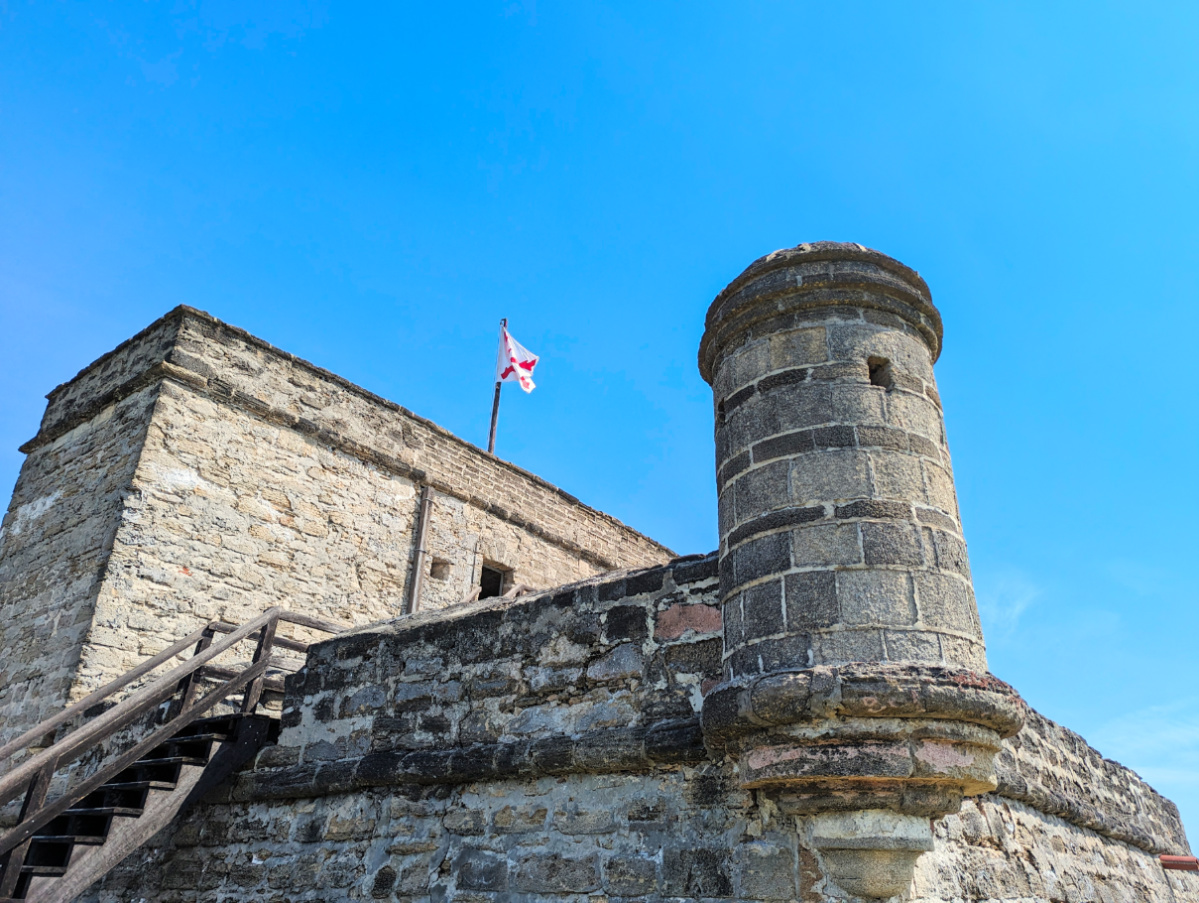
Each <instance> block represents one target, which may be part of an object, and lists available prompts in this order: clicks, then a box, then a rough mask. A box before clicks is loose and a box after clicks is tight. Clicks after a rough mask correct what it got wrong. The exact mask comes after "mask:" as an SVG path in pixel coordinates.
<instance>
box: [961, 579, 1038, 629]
mask: <svg viewBox="0 0 1199 903" xmlns="http://www.w3.org/2000/svg"><path fill="white" fill-rule="evenodd" d="M974 592H975V596H976V597H977V600H978V614H979V617H980V618H982V622H983V634H984V636H998V637H1005V636H1010V635H1011V634H1013V633H1015V631H1016V629H1017V627H1018V626H1019V623H1020V618H1021V616H1022V615H1023V614H1024V613H1025V612H1026V611H1027V610H1028V609H1029V608H1031V607H1032V606H1033V605H1035V604H1036V602H1037V600H1038V599H1040V598H1041V596H1043V595H1044V590H1043V589H1042V588H1041V587H1040V586H1039V585H1038V584H1037V583H1036V582H1035V581H1033V580H1032V579H1031V578H1029V577H1028V576H1027V575H1026V574H1024V573H1022V572H1020V571H1018V570H1015V569H1006V570H1002V571H997V572H991V573H988V574H976V575H975V580H974Z"/></svg>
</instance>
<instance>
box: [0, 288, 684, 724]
mask: <svg viewBox="0 0 1199 903" xmlns="http://www.w3.org/2000/svg"><path fill="white" fill-rule="evenodd" d="M23 450H24V451H25V452H26V453H27V455H28V458H27V459H26V462H25V465H24V467H23V468H22V470H21V475H20V478H19V479H18V481H17V486H16V490H15V491H14V493H13V498H12V502H11V504H10V506H9V512H8V515H7V516H6V517H5V519H4V523H3V531H2V532H0V631H2V632H3V633H2V639H3V643H4V648H5V649H6V650H8V654H7V655H6V656H4V658H3V660H2V661H0V742H3V741H4V740H5V739H7V738H9V737H11V736H13V735H15V734H16V733H19V732H20V731H21V730H24V729H26V728H28V727H30V726H32V725H33V724H36V723H37V722H38V721H40V720H42V718H44V717H45V716H46V715H47V714H48V713H50V712H53V711H55V710H56V709H57V707H59V706H61V704H62V703H63V702H64V701H65V700H68V699H76V698H79V697H81V696H83V695H85V694H86V693H87V692H89V691H90V690H92V689H95V688H96V686H98V685H99V684H101V683H103V682H104V681H106V680H108V679H111V678H113V677H115V676H117V675H118V674H120V673H122V672H124V671H126V670H128V669H129V668H130V667H132V666H133V665H135V664H136V663H137V662H139V661H140V660H142V659H143V658H145V657H146V656H148V655H151V654H153V653H154V652H157V651H159V650H161V649H163V648H165V647H167V646H168V645H170V644H171V643H172V642H173V641H174V640H176V639H177V638H179V637H180V636H183V635H186V634H187V633H189V632H191V631H192V630H194V629H196V627H198V626H200V625H201V624H203V623H205V622H207V621H208V620H210V619H213V618H221V617H223V618H225V619H226V620H228V621H232V622H235V623H240V622H242V621H245V620H247V619H249V618H250V617H252V616H253V615H256V614H259V613H261V612H262V611H264V610H266V609H267V608H269V607H270V606H272V605H282V606H283V607H285V608H288V609H290V610H293V611H300V612H303V613H306V614H311V615H316V616H319V617H323V618H326V619H330V620H333V621H340V622H344V623H347V624H362V623H367V622H370V621H377V620H380V619H384V618H389V617H394V616H396V615H398V614H401V613H403V612H404V611H406V610H407V609H408V606H410V605H411V599H410V589H411V581H412V569H413V558H414V554H413V553H414V551H415V549H414V538H415V537H414V522H415V519H416V517H417V510H418V507H419V494H420V489H421V487H426V486H427V487H430V488H431V490H432V498H433V505H432V508H433V510H432V513H431V515H430V518H429V521H430V524H429V531H428V540H427V548H428V554H427V555H426V556H425V560H424V571H425V573H424V579H423V584H422V586H423V589H422V593H421V598H420V599H419V600H417V605H416V607H417V610H422V609H437V608H444V607H445V606H447V605H451V604H453V603H456V602H459V601H461V600H462V599H463V598H464V596H466V595H467V594H468V593H469V591H470V589H471V587H472V586H474V585H476V584H477V582H478V579H479V573H480V570H481V568H482V567H483V565H484V564H490V565H493V566H495V567H497V568H502V569H503V570H505V571H506V572H507V574H508V577H507V582H508V583H509V584H511V585H513V586H515V585H516V584H526V585H528V586H531V587H549V586H555V585H558V584H562V583H566V582H570V581H571V580H577V579H579V578H581V577H585V576H588V575H590V574H595V573H600V572H603V571H607V570H611V569H613V568H616V567H627V566H632V565H645V564H652V563H656V562H662V561H665V560H667V559H669V558H670V557H671V553H670V552H669V550H667V549H665V548H664V547H662V546H661V545H659V544H658V543H655V542H653V541H652V540H650V539H648V538H646V537H644V536H642V535H640V534H639V533H637V532H635V531H633V530H631V529H629V528H627V527H625V526H624V525H623V524H621V523H620V522H618V521H616V520H615V519H613V518H611V517H609V516H607V515H605V514H602V513H600V512H598V511H595V510H592V509H590V508H587V507H586V506H585V505H583V504H581V503H580V502H579V501H578V500H577V499H575V498H574V497H572V496H570V495H568V494H567V493H565V492H563V491H561V490H559V489H557V488H555V487H554V486H551V485H550V484H548V483H546V482H545V481H544V480H541V479H539V478H537V477H535V476H533V475H532V474H529V473H527V472H525V471H523V470H521V469H520V468H518V467H515V466H513V465H511V464H507V463H505V462H502V461H500V460H498V459H496V458H495V457H493V456H491V455H488V454H486V453H484V452H482V451H480V450H479V449H477V448H475V447H474V446H472V445H470V444H468V443H466V442H463V441H462V440H460V439H458V438H456V437H454V436H452V435H451V434H449V433H448V432H446V431H445V430H443V429H441V428H440V427H438V426H436V425H435V424H432V423H430V422H429V421H427V420H423V419H422V418H419V417H416V416H415V415H413V414H411V413H409V412H408V411H406V410H404V409H403V408H400V407H399V406H397V405H395V404H392V403H390V402H387V401H385V400H383V399H381V398H378V397H377V396H374V395H372V394H370V393H369V392H366V391H365V390H363V389H360V388H358V387H357V386H354V385H352V384H351V383H348V382H346V381H345V380H343V379H341V378H339V377H337V376H334V375H333V374H331V373H328V372H326V371H324V370H321V369H319V368H317V367H314V366H312V365H311V364H308V363H306V362H305V361H302V360H299V359H298V358H296V357H294V356H292V355H290V354H286V353H284V352H281V351H279V350H278V349H276V348H273V347H271V346H270V345H268V344H266V343H265V342H263V341H261V340H259V339H256V338H254V337H253V336H250V335H249V334H247V333H245V332H243V331H242V330H239V329H235V328H233V327H231V326H228V325H225V324H223V323H220V322H218V321H217V320H214V319H213V318H212V317H210V316H208V315H207V314H204V313H202V312H200V311H196V310H191V309H189V308H182V307H181V308H177V309H176V310H174V311H172V312H171V313H169V314H168V315H167V316H165V317H163V318H162V319H161V320H159V321H158V322H157V323H155V324H153V325H152V326H150V327H149V328H148V329H146V330H145V331H143V332H142V333H140V334H138V335H137V336H135V337H134V338H132V339H130V340H129V341H128V342H126V343H124V344H123V345H121V346H120V347H119V348H117V349H116V350H114V351H113V352H111V353H109V354H107V355H105V356H104V357H102V358H101V359H100V360H98V361H96V362H95V363H93V364H92V365H91V366H89V367H87V368H86V369H84V370H83V371H82V372H81V373H80V374H79V375H78V376H76V377H75V378H74V379H73V380H71V381H70V382H69V383H66V384H65V385H62V386H59V387H58V388H57V389H55V390H54V391H53V392H51V393H50V396H49V405H48V406H47V409H46V414H45V417H44V418H43V420H42V424H41V429H40V430H39V431H38V434H37V435H36V436H35V437H34V438H33V439H32V440H30V441H29V442H28V443H26V444H25V446H23ZM435 563H436V564H438V565H439V566H437V567H434V564H435ZM442 563H444V566H441V565H442Z"/></svg>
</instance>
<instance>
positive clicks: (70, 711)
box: [0, 622, 215, 761]
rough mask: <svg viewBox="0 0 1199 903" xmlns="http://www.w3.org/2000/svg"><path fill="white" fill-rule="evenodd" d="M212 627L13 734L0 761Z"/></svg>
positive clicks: (122, 685) (150, 668) (169, 655)
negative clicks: (17, 733)
mask: <svg viewBox="0 0 1199 903" xmlns="http://www.w3.org/2000/svg"><path fill="white" fill-rule="evenodd" d="M214 626H215V622H214V623H213V624H209V625H207V626H206V627H201V628H200V629H199V630H197V631H196V632H195V633H189V634H188V635H187V636H185V637H184V638H183V639H181V640H180V641H179V642H177V643H175V644H174V645H172V646H168V647H167V648H166V649H164V650H162V652H160V653H158V654H157V655H155V656H154V657H153V658H148V659H146V660H145V661H144V662H142V663H141V664H140V665H138V666H137V667H136V668H134V669H133V670H132V671H126V672H125V673H124V674H122V675H121V676H120V677H118V678H117V679H116V680H114V681H112V682H110V683H107V684H105V685H104V686H102V687H101V688H100V689H98V690H96V691H95V692H94V693H90V694H88V695H87V696H85V697H83V698H82V699H81V700H79V701H78V702H77V703H75V704H74V705H72V706H68V707H67V708H65V709H63V710H62V711H61V712H59V713H58V714H57V715H54V716H53V717H51V718H47V719H46V720H45V721H43V722H41V723H40V724H39V725H38V726H37V727H35V728H32V729H30V730H27V731H26V732H25V733H23V734H21V736H19V737H17V738H16V739H15V740H10V741H9V742H8V743H5V744H4V745H3V746H0V761H2V760H4V759H9V758H12V756H13V754H14V753H16V752H19V751H21V750H22V749H24V748H25V747H26V746H29V745H30V744H31V743H32V742H33V741H34V740H39V739H41V738H42V737H44V736H46V735H47V734H48V733H50V731H52V730H54V729H56V728H58V727H59V726H61V725H62V724H64V723H66V722H67V721H70V720H71V719H72V718H74V717H75V716H76V715H79V714H82V713H83V712H86V711H87V710H88V709H90V708H91V707H92V706H94V705H96V704H97V703H100V702H103V701H104V700H105V699H107V698H108V697H109V696H111V695H112V694H113V693H115V692H116V691H117V690H119V689H121V688H122V687H127V686H129V684H131V683H133V682H134V681H135V680H137V679H138V678H139V677H143V676H145V675H146V674H149V673H150V672H151V671H153V670H154V669H155V668H157V667H158V666H159V665H161V664H162V663H163V662H166V661H169V660H170V659H172V658H174V657H175V656H176V655H179V653H181V652H185V651H186V650H187V648H188V647H189V646H191V645H192V644H193V643H195V642H196V641H197V640H199V639H200V637H201V636H203V634H204V631H205V630H207V629H208V628H212V627H214Z"/></svg>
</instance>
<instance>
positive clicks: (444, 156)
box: [0, 0, 1199, 840]
mask: <svg viewBox="0 0 1199 903" xmlns="http://www.w3.org/2000/svg"><path fill="white" fill-rule="evenodd" d="M247 9H249V10H250V11H247ZM268 10H270V11H268ZM279 10H282V11H279ZM1197 43H1199V6H1196V5H1195V4H1193V3H1182V2H1178V3H1174V4H1161V3H1140V4H1135V5H1134V4H1114V3H1103V2H1088V3H1081V2H1074V3H1065V2H1063V3H1052V4H1050V3H1044V2H1037V3H1014V2H1004V3H934V2H928V3H918V4H913V3H902V4H899V3H882V2H875V3H871V2H863V3H856V4H829V3H822V4H816V3H795V2H791V3H749V2H746V3H736V4H726V3H665V2H664V3H621V4H596V3H589V2H581V0H580V2H570V3H554V4H551V3H542V4H538V5H537V6H536V7H534V5H533V4H532V3H526V4H522V3H519V2H513V3H507V4H505V3H503V2H500V3H478V4H474V5H471V4H463V5H461V6H458V7H453V8H452V7H450V6H449V5H446V4H377V5H376V6H375V7H374V8H365V7H364V6H361V5H357V6H353V7H352V8H351V5H349V4H336V5H332V4H321V3H314V4H309V5H308V6H304V5H303V4H300V3H291V4H271V5H270V7H267V6H266V5H265V4H254V3H241V2H226V3H209V2H191V3H188V2H178V3H103V4H102V3H88V4H82V3H37V4H30V3H26V2H24V0H9V2H8V3H7V4H3V3H0V399H3V401H2V402H0V494H4V495H5V496H7V493H8V490H9V487H11V486H12V484H13V483H14V481H15V480H16V476H17V472H18V469H19V467H20V464H21V455H20V454H19V453H18V452H17V450H16V448H17V446H18V445H19V444H20V443H21V442H23V441H24V440H26V439H28V438H29V437H31V436H32V435H33V434H34V433H35V431H36V429H37V423H38V419H39V417H40V416H41V412H42V409H43V404H44V402H43V398H42V396H43V395H44V393H45V392H47V391H48V390H50V389H51V388H53V387H54V386H55V385H56V384H58V383H60V382H62V381H64V380H66V379H68V378H70V377H71V376H72V375H73V374H74V373H75V372H76V371H77V370H79V369H80V368H81V367H82V366H84V365H85V364H86V363H87V362H89V361H91V360H92V359H93V358H95V357H96V356H98V355H99V354H101V353H103V352H104V351H106V350H108V349H109V348H111V347H113V346H114V345H116V344H117V343H118V342H120V341H121V340H122V339H124V338H126V337H128V336H130V335H132V334H133V333H134V332H136V331H137V330H138V329H140V328H141V327H143V326H145V325H146V324H147V323H149V322H150V321H151V320H153V319H154V318H155V317H157V316H159V315H160V314H162V313H163V312H164V311H166V310H167V309H169V308H171V307H173V306H174V305H176V304H180V303H186V304H191V305H194V306H196V307H200V308H203V309H205V310H208V311H210V312H212V313H213V314H215V315H216V316H218V317H220V318H222V319H225V320H227V321H228V322H231V323H234V324H236V325H238V326H242V327H245V328H246V329H249V330H250V331H252V332H254V333H256V334H258V335H260V336H262V337H263V338H265V339H267V340H269V341H271V342H273V343H275V344H276V345H279V346H281V347H283V348H285V349H287V350H289V351H292V352H295V353H296V354H299V355H301V356H303V357H305V358H308V359H309V360H311V361H313V362H315V363H317V364H319V365H321V366H324V367H327V368H329V369H331V370H334V371H335V372H337V373H340V374H343V375H344V376H346V377H348V378H350V379H352V380H354V381H356V382H358V383H360V384H362V385H364V386H366V387H367V388H369V389H371V390H373V391H375V392H378V393H380V394H382V395H384V396H387V397H388V398H391V399H394V400H395V401H397V402H399V403H401V404H403V405H406V406H408V407H410V408H411V409H413V410H415V411H417V412H418V413H420V414H423V415H425V416H427V417H430V418H432V419H434V420H436V421H437V422H439V423H441V424H443V425H445V426H446V427H448V428H449V429H451V430H453V431H454V432H456V433H458V434H459V435H461V436H463V437H465V438H467V439H469V440H472V441H474V442H478V443H483V442H485V440H486V429H487V418H488V413H489V408H490V398H491V372H492V371H491V367H492V362H493V357H494V344H495V329H496V321H497V320H498V319H499V318H500V317H501V316H507V317H509V318H510V320H511V326H512V331H513V334H514V335H515V336H516V337H517V338H518V339H519V340H520V341H521V342H523V343H524V344H525V345H527V346H528V347H529V348H531V349H533V350H534V351H535V352H537V353H539V354H540V355H541V356H542V364H541V366H540V367H539V370H538V377H539V378H538V383H539V388H538V389H537V391H536V392H535V393H533V395H532V396H529V397H524V396H522V395H520V393H519V392H516V391H514V390H512V389H509V390H508V391H507V392H506V393H505V394H506V397H505V402H504V408H503V416H502V422H501V432H500V441H499V452H500V453H501V454H502V455H503V456H504V457H507V458H509V459H511V460H513V461H515V462H517V463H519V464H521V465H522V466H524V467H527V468H529V469H531V470H533V471H535V472H537V473H539V474H542V475H544V476H545V477H546V478H548V479H550V480H552V481H553V482H555V483H558V484H560V485H561V486H563V487H565V488H566V489H568V490H569V491H570V492H573V493H575V494H577V495H578V496H580V497H581V498H582V499H583V500H585V501H586V502H588V503H590V504H592V505H595V506H597V507H599V508H602V509H604V510H606V511H610V512H612V513H613V514H615V515H616V516H618V517H620V518H622V519H623V520H625V521H626V522H628V523H630V524H632V525H633V526H635V527H638V528H640V529H641V530H643V531H645V532H647V533H649V534H651V535H653V536H654V537H656V538H658V539H660V540H662V541H663V542H665V543H667V544H668V545H670V546H672V547H673V548H675V549H677V550H678V551H679V552H700V551H706V550H708V549H711V548H713V547H714V546H715V544H716V538H715V533H716V517H715V501H714V490H713V475H712V457H713V450H712V442H711V412H710V395H709V391H708V388H707V386H706V385H705V384H704V383H703V382H702V381H701V380H700V378H699V375H698V373H697V370H696V365H695V353H696V349H697V346H698V342H699V337H700V334H701V331H702V324H703V314H704V311H705V310H706V308H707V305H708V303H709V302H710V300H711V299H712V297H713V296H714V295H715V294H716V292H717V291H719V289H720V288H722V287H723V286H724V285H725V284H726V283H727V282H728V281H729V280H730V279H732V278H733V277H734V276H736V275H737V273H738V272H740V271H741V269H742V268H743V267H744V266H745V265H746V264H748V263H749V262H750V261H751V260H753V259H754V258H756V257H758V256H759V255H761V254H763V253H766V252H769V251H772V250H774V249H776V248H779V247H784V246H788V245H794V244H796V243H798V242H801V241H812V240H819V239H836V240H842V241H857V242H861V243H863V244H866V245H869V246H871V247H875V248H878V249H880V250H882V251H885V252H886V253H888V254H891V255H893V256H895V257H898V258H899V259H900V260H902V261H904V262H905V263H907V264H909V265H911V266H913V267H915V268H916V269H918V270H919V271H920V272H921V273H922V274H923V275H924V276H925V277H926V278H927V280H928V282H929V283H930V285H931V286H932V289H933V295H934V299H935V301H936V303H937V304H938V306H939V307H940V309H941V311H942V313H943V315H944V319H945V327H946V341H945V353H944V355H943V357H942V359H941V362H940V364H939V365H938V374H939V376H938V378H939V380H940V387H941V392H942V395H943V396H944V399H945V404H946V411H947V422H948V429H949V438H950V443H951V446H952V448H953V453H954V459H955V464H956V471H957V478H958V490H959V492H960V495H961V505H962V511H963V517H964V521H965V527H966V536H967V539H968V541H969V543H970V552H971V559H972V562H973V566H974V573H975V579H976V585H977V590H978V596H979V600H980V605H981V610H982V617H983V624H984V627H985V628H986V631H987V638H988V641H989V648H990V661H991V667H992V670H993V671H994V672H995V673H996V674H998V675H999V676H1000V677H1002V678H1004V679H1006V680H1009V681H1011V682H1012V683H1014V684H1015V685H1016V687H1017V688H1018V689H1019V690H1020V691H1021V692H1022V693H1023V694H1024V695H1025V697H1026V698H1027V699H1028V700H1029V701H1030V702H1031V703H1032V704H1033V705H1035V706H1036V707H1037V708H1039V709H1040V710H1041V711H1043V712H1045V713H1046V714H1047V715H1049V716H1050V717H1052V718H1055V719H1057V720H1059V721H1062V722H1063V723H1065V724H1066V725H1067V726H1069V727H1071V728H1073V729H1075V730H1077V731H1079V732H1080V733H1082V734H1083V735H1085V736H1086V737H1087V738H1088V739H1089V740H1090V741H1091V742H1092V743H1094V744H1095V745H1096V746H1097V747H1098V748H1099V749H1100V750H1101V751H1102V752H1103V753H1104V754H1105V755H1108V756H1110V757H1113V758H1116V759H1118V760H1120V761H1122V762H1124V763H1126V764H1128V765H1130V766H1133V767H1135V768H1137V769H1138V770H1139V771H1141V772H1142V774H1144V775H1145V776H1146V777H1147V778H1148V779H1149V780H1151V781H1152V782H1153V783H1154V784H1155V785H1156V786H1157V787H1158V788H1159V789H1160V790H1162V791H1163V792H1164V793H1166V794H1167V795H1169V796H1171V797H1172V798H1173V799H1175V800H1176V801H1177V802H1179V804H1180V805H1181V806H1182V808H1183V812H1184V815H1185V816H1188V820H1189V822H1190V827H1191V829H1192V833H1195V832H1199V685H1197V683H1196V680H1195V677H1196V659H1197V657H1199V656H1197V654H1196V649H1197V648H1199V619H1197V618H1196V616H1195V612H1196V601H1197V595H1199V592H1197V590H1196V579H1195V571H1196V563H1197V562H1199V554H1196V551H1195V548H1194V546H1195V542H1196V539H1195V532H1196V531H1195V524H1196V517H1197V516H1199V490H1197V488H1196V457H1197V451H1199V443H1197V441H1196V440H1197V439H1199V428H1197V426H1196V422H1197V420H1199V417H1197V414H1199V411H1197V407H1199V406H1197V404H1196V400H1195V399H1196V386H1197V383H1199V348H1197V347H1196V336H1197V334H1199V330H1197V327H1199V314H1197V313H1196V310H1197V308H1196V298H1197V294H1199V267H1197V266H1196V264H1197V260H1196V257H1197V254H1196V248H1197V247H1199V213H1197V211H1199V191H1197V182H1199V125H1197V122H1196V111H1197V110H1199V90H1197V89H1199V54H1197V53H1196V52H1195V47H1196V46H1197ZM1196 840H1199V835H1196Z"/></svg>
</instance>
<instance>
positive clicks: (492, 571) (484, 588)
mask: <svg viewBox="0 0 1199 903" xmlns="http://www.w3.org/2000/svg"><path fill="white" fill-rule="evenodd" d="M506 576H507V572H506V571H501V570H500V569H499V568H493V567H488V566H487V565H483V576H482V577H480V578H479V586H480V587H481V590H480V592H479V598H480V599H491V598H494V597H495V596H502V595H503V594H504V578H505V577H506Z"/></svg>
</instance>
